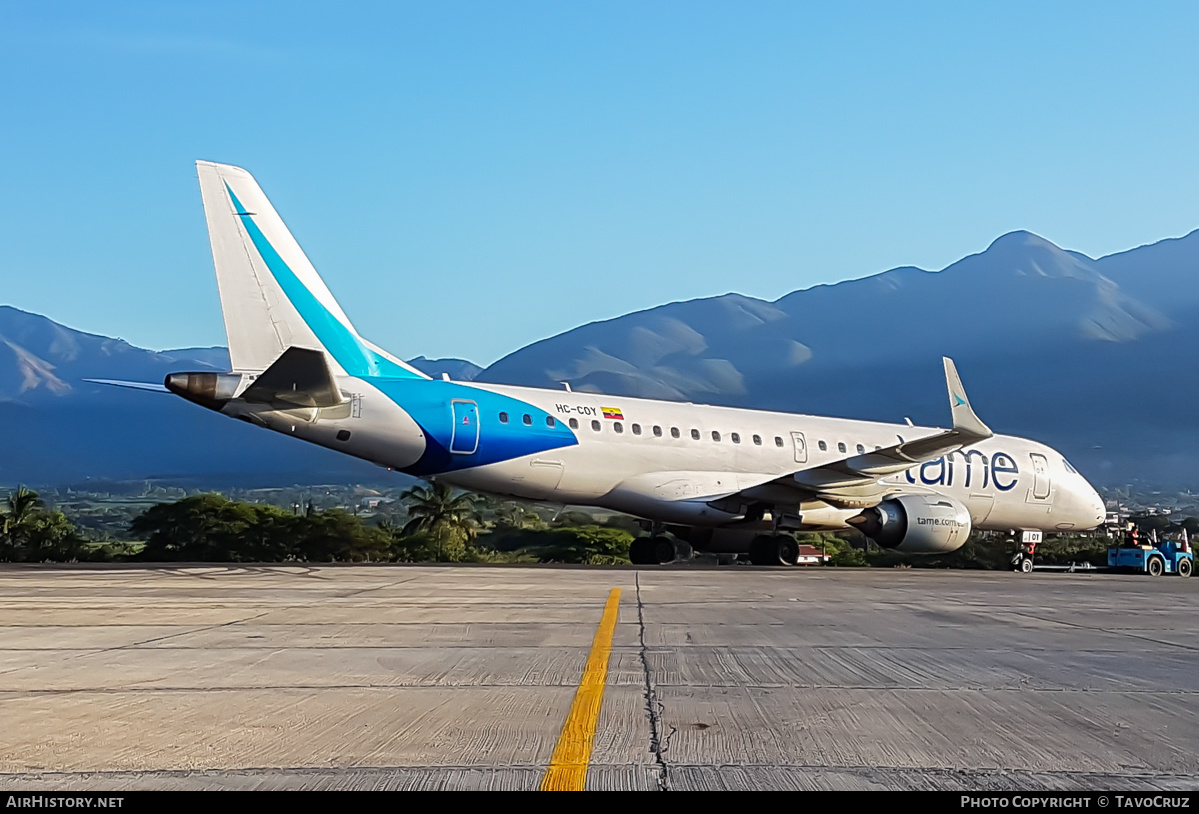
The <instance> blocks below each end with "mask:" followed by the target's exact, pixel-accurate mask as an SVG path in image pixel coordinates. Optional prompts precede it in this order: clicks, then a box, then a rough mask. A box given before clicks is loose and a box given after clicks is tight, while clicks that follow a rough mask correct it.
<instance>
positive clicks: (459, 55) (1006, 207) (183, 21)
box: [0, 0, 1199, 364]
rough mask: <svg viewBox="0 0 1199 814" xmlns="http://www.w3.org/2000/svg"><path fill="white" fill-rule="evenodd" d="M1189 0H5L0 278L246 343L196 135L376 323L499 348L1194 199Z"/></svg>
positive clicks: (1189, 216) (112, 331)
mask: <svg viewBox="0 0 1199 814" xmlns="http://www.w3.org/2000/svg"><path fill="white" fill-rule="evenodd" d="M1197 24H1199V6H1197V5H1195V4H1193V3H1167V2H1157V3H1151V4H1127V3H1125V4H1115V3H1111V4H1106V3H1094V2H1090V3H1067V2H1054V3H1013V2H1007V3H962V2H954V3H903V4H899V3H881V2H880V3H852V2H845V3H840V2H839V3H826V4H815V3H799V2H783V3H743V2H738V3H733V2H726V3H711V2H658V3H654V2H645V0H642V2H630V3H621V2H605V3H591V2H544V3H542V2H494V1H492V2H479V3H474V2H436V3H432V2H421V3H402V2H393V3H379V4H355V3H337V4H333V3H319V4H318V3H298V2H287V3H282V2H280V3H271V2H264V3H253V2H237V3H233V2H219V1H217V0H205V2H202V3H188V2H170V3H167V2H157V3H121V2H106V3H93V2H80V3H61V2H37V3H34V2H13V0H0V90H2V93H0V122H3V127H0V148H2V154H3V156H4V158H5V162H4V183H3V184H2V185H0V280H3V289H2V290H0V302H2V303H7V304H11V305H14V306H16V307H18V308H22V309H25V310H29V311H35V312H38V313H44V314H46V315H48V316H50V317H52V318H53V319H56V320H58V321H60V322H63V323H65V324H67V325H70V326H72V327H75V328H79V329H81V330H86V331H92V332H95V333H103V334H107V335H112V336H120V337H123V338H125V339H127V340H129V341H131V342H133V343H134V344H137V345H141V346H144V347H151V348H168V347H181V346H190V345H212V344H222V343H223V342H224V331H223V326H222V322H221V318H220V312H219V303H218V299H217V292H216V285H215V280H214V278H213V275H212V269H211V258H210V255H209V253H208V246H207V238H206V235H205V231H204V220H203V213H202V209H201V205H200V196H199V190H198V188H197V185H196V180H195V170H194V166H193V162H194V161H195V160H196V159H198V158H203V159H209V160H215V161H222V162H229V163H234V164H239V165H241V166H244V167H246V168H247V169H249V170H250V171H251V172H252V173H254V175H255V177H257V179H258V180H259V182H260V183H261V184H262V186H263V188H264V189H265V190H266V192H267V194H268V195H269V196H270V197H271V199H272V201H273V202H274V203H275V205H276V207H277V208H278V210H279V212H280V214H281V215H282V216H283V218H284V220H285V221H287V223H288V224H289V226H290V227H291V229H292V231H293V233H294V234H295V235H296V237H297V238H298V239H299V241H300V244H301V245H302V246H303V247H304V248H305V249H306V251H307V252H308V254H309V256H310V257H311V258H312V260H313V262H314V264H315V265H316V267H317V268H318V270H320V271H321V273H322V275H323V276H324V277H325V279H326V281H327V282H328V284H329V286H330V288H331V289H332V290H333V292H334V294H335V295H336V296H337V297H338V299H339V301H340V302H341V304H342V306H343V307H344V308H345V310H346V311H347V313H349V314H350V316H351V318H352V319H353V320H354V322H355V324H356V325H357V326H358V328H359V330H360V331H361V332H362V333H363V334H364V335H366V336H367V337H368V338H370V339H372V340H373V341H375V342H376V343H378V344H380V345H382V346H383V347H386V348H387V349H389V350H391V351H393V352H395V353H397V354H399V355H401V356H404V357H411V356H415V355H418V354H424V355H427V356H458V357H463V358H468V359H471V360H473V361H475V362H478V363H481V364H487V363H490V362H492V361H494V360H495V359H497V358H499V357H500V356H503V355H504V354H506V353H508V352H510V351H513V350H516V349H517V348H519V347H521V346H523V345H526V344H528V343H530V342H534V341H536V340H538V339H542V338H544V337H547V336H551V335H553V334H556V333H559V332H561V331H564V330H568V329H570V328H572V327H575V326H577V325H580V324H583V323H586V322H590V321H593V320H600V319H607V318H611V317H615V316H619V315H620V314H623V313H627V312H629V311H633V310H638V309H642V308H648V307H653V306H655V305H659V304H662V303H664V302H669V301H672V300H679V299H691V298H695V297H705V296H712V295H718V294H723V293H725V292H729V291H737V292H740V293H743V294H747V295H750V296H755V297H761V298H764V299H776V298H778V297H780V296H782V295H784V294H786V293H788V292H790V291H793V290H795V289H798V288H805V287H808V286H811V285H815V284H818V283H825V282H835V281H838V280H843V279H848V278H854V277H862V276H866V275H869V274H874V273H877V272H880V271H883V270H885V269H888V268H892V267H895V266H900V265H916V266H920V267H923V268H929V269H939V268H942V267H944V266H946V265H948V264H949V263H952V262H953V261H955V260H957V259H959V258H960V257H962V256H964V255H966V254H970V253H974V252H978V251H981V250H983V249H984V248H986V246H987V245H988V244H989V243H990V242H991V241H992V240H994V239H995V238H996V237H998V236H999V235H1001V234H1003V233H1006V232H1009V231H1012V230H1014V229H1027V230H1029V231H1032V232H1036V233H1037V234H1040V235H1042V236H1044V237H1046V238H1048V239H1049V240H1052V241H1054V242H1055V243H1057V244H1059V245H1061V246H1064V247H1066V248H1070V249H1075V250H1078V251H1081V252H1083V253H1085V254H1088V255H1091V256H1100V255H1103V254H1109V253H1111V252H1115V251H1120V250H1123V249H1128V248H1132V247H1134V246H1137V245H1141V244H1144V243H1151V242H1154V241H1156V240H1160V239H1162V238H1166V237H1173V236H1178V235H1182V234H1185V233H1187V232H1189V231H1191V230H1193V229H1195V228H1197V227H1199V160H1197V151H1199V106H1197V105H1195V104H1194V98H1195V96H1196V90H1195V84H1196V80H1197V79H1199V48H1195V46H1194V32H1195V31H1196V30H1197Z"/></svg>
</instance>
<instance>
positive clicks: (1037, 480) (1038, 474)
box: [1028, 452, 1052, 502]
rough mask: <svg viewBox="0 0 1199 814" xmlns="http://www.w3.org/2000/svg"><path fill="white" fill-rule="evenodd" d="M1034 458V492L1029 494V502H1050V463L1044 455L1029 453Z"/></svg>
mask: <svg viewBox="0 0 1199 814" xmlns="http://www.w3.org/2000/svg"><path fill="white" fill-rule="evenodd" d="M1029 457H1030V458H1032V478H1033V480H1032V491H1031V492H1029V493H1028V499H1029V501H1030V502H1031V501H1034V500H1048V499H1049V493H1050V491H1051V487H1052V484H1051V483H1050V480H1049V462H1048V461H1046V460H1045V456H1044V455H1038V454H1037V453H1035V452H1032V453H1029Z"/></svg>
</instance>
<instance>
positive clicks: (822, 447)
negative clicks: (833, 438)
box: [816, 441, 828, 452]
mask: <svg viewBox="0 0 1199 814" xmlns="http://www.w3.org/2000/svg"><path fill="white" fill-rule="evenodd" d="M816 446H818V447H820V451H821V452H828V444H826V443H824V442H823V441H820V442H819V443H817V444H816Z"/></svg>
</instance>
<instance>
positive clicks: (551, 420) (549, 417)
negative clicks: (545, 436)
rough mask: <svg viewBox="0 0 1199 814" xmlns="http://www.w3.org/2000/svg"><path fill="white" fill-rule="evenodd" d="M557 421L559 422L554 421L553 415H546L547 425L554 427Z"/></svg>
mask: <svg viewBox="0 0 1199 814" xmlns="http://www.w3.org/2000/svg"><path fill="white" fill-rule="evenodd" d="M557 423H558V422H557V421H554V417H553V416H552V415H547V416H546V417H545V426H547V427H553V426H555V425H557Z"/></svg>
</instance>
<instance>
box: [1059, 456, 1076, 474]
mask: <svg viewBox="0 0 1199 814" xmlns="http://www.w3.org/2000/svg"><path fill="white" fill-rule="evenodd" d="M1062 464H1063V465H1064V466H1065V467H1066V471H1067V472H1069V473H1070V474H1072V475H1077V474H1078V470H1077V469H1075V468H1074V467H1072V466H1070V462H1069V461H1067V460H1066V459H1065V458H1062Z"/></svg>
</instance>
